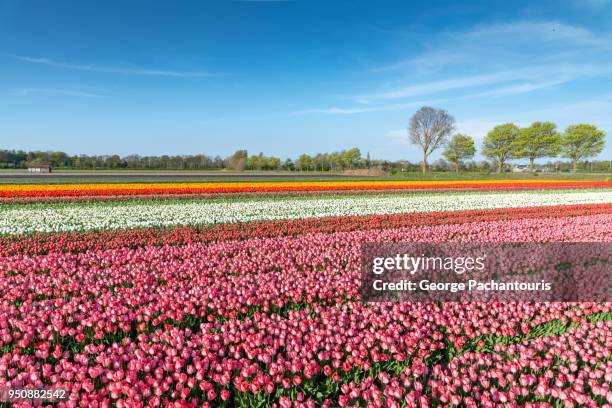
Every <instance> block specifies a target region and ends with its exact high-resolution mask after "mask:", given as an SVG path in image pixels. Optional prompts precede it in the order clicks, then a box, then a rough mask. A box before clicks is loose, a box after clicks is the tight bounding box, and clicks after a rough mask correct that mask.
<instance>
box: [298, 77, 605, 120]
mask: <svg viewBox="0 0 612 408" xmlns="http://www.w3.org/2000/svg"><path fill="white" fill-rule="evenodd" d="M551 71H552V72H551ZM604 74H612V67H600V66H591V65H584V66H548V67H535V68H530V69H524V70H516V71H500V72H494V73H489V74H483V75H477V76H470V77H464V78H454V79H449V80H444V81H436V82H431V83H425V84H419V85H416V86H414V87H411V88H403V89H400V90H396V91H393V92H387V93H382V94H372V95H360V96H358V97H356V99H355V102H357V103H360V104H361V106H356V107H330V108H318V109H306V110H302V111H298V112H294V113H293V114H317V113H319V114H327V115H349V114H359V113H368V112H383V111H395V110H403V109H409V108H414V107H416V106H423V105H439V104H442V103H447V102H449V101H457V100H472V99H478V98H501V97H504V96H510V95H520V94H525V93H530V92H536V91H541V90H546V89H552V88H554V87H556V86H559V85H562V84H565V83H568V82H570V81H573V80H576V79H578V78H587V77H593V76H597V75H604ZM497 85H501V86H497ZM481 86H490V87H491V88H490V89H487V90H485V91H480V92H470V93H460V94H458V95H453V96H448V97H443V98H435V99H428V100H419V101H411V102H406V103H393V104H374V103H372V102H373V101H374V102H380V101H385V100H390V99H402V98H407V97H411V96H417V95H421V94H435V93H441V92H445V91H452V90H460V89H464V88H478V87H481Z"/></svg>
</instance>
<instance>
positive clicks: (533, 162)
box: [529, 157, 535, 173]
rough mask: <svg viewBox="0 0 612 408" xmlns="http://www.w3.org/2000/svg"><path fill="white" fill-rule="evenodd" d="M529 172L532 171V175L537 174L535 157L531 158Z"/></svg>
mask: <svg viewBox="0 0 612 408" xmlns="http://www.w3.org/2000/svg"><path fill="white" fill-rule="evenodd" d="M529 170H531V172H532V173H535V159H534V158H533V157H530V158H529Z"/></svg>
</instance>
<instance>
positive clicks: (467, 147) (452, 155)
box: [442, 133, 476, 173]
mask: <svg viewBox="0 0 612 408" xmlns="http://www.w3.org/2000/svg"><path fill="white" fill-rule="evenodd" d="M474 154H476V147H475V146H474V139H472V137H471V136H468V135H464V134H461V133H457V134H456V135H454V136H453V137H452V138H451V140H450V141H449V142H448V145H447V146H446V149H445V150H444V152H443V153H442V155H443V156H444V157H446V160H448V161H449V162H451V163H453V164H454V165H455V171H456V172H457V173H458V172H459V165H460V164H461V163H462V162H463V160H466V159H471V158H472V157H474Z"/></svg>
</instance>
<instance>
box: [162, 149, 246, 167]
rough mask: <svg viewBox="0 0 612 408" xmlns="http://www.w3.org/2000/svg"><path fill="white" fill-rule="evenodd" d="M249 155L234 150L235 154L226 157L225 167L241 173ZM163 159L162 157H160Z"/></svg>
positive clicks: (244, 151)
mask: <svg viewBox="0 0 612 408" xmlns="http://www.w3.org/2000/svg"><path fill="white" fill-rule="evenodd" d="M248 157H249V154H248V153H247V151H246V150H236V152H235V153H234V154H233V155H231V156H230V157H228V159H227V167H228V168H230V169H232V170H237V171H242V170H244V168H245V166H246V161H247V159H248ZM162 158H163V157H162Z"/></svg>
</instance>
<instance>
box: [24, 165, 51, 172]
mask: <svg viewBox="0 0 612 408" xmlns="http://www.w3.org/2000/svg"><path fill="white" fill-rule="evenodd" d="M28 171H29V172H30V173H51V166H50V165H48V164H33V165H31V166H28Z"/></svg>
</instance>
